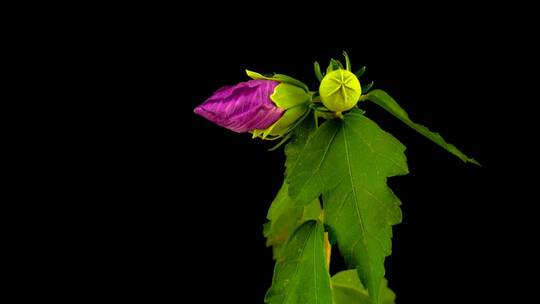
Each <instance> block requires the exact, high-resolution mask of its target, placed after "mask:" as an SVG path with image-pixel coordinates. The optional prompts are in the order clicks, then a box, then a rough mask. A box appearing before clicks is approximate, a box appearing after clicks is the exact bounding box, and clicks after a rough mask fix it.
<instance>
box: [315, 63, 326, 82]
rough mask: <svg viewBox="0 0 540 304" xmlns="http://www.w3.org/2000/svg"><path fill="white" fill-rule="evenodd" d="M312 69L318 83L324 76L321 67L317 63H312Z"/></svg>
mask: <svg viewBox="0 0 540 304" xmlns="http://www.w3.org/2000/svg"><path fill="white" fill-rule="evenodd" d="M313 69H314V70H315V76H316V77H317V80H319V82H320V81H321V80H322V79H323V77H324V76H323V74H322V72H321V66H320V65H319V63H318V62H317V61H315V62H314V63H313Z"/></svg>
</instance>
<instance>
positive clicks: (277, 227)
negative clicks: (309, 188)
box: [263, 119, 321, 259]
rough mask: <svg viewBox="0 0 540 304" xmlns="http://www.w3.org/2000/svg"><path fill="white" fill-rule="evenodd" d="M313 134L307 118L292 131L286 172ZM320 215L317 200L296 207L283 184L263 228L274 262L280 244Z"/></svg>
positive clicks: (312, 123) (277, 255)
mask: <svg viewBox="0 0 540 304" xmlns="http://www.w3.org/2000/svg"><path fill="white" fill-rule="evenodd" d="M314 131H315V123H314V121H312V120H309V119H306V120H304V121H302V122H301V123H300V124H299V125H298V126H297V127H296V128H295V129H294V131H293V132H292V133H293V138H292V139H291V141H290V142H289V143H288V144H287V145H286V146H285V155H286V156H287V160H286V162H285V167H286V171H285V174H288V172H290V170H291V169H292V168H293V167H294V166H295V165H296V161H297V160H298V156H299V155H300V153H302V151H303V149H304V147H305V145H306V142H307V141H308V138H309V137H310V135H311V134H312V133H313V132H314ZM320 213H321V205H320V202H319V199H318V198H315V199H313V200H312V201H311V202H310V203H309V204H307V205H305V206H298V205H296V204H295V203H294V202H293V201H292V200H291V199H290V197H289V193H288V185H287V184H286V183H283V185H282V187H281V189H280V190H279V192H278V194H277V195H276V197H275V198H274V200H273V201H272V204H271V206H270V209H269V210H268V215H267V219H268V220H269V222H268V223H266V224H265V226H264V230H263V233H264V236H265V237H266V238H267V241H266V244H267V246H273V252H274V259H277V258H279V257H280V256H281V250H282V245H283V244H284V243H285V242H286V241H287V239H288V238H289V236H290V234H291V233H292V232H293V231H294V230H295V229H296V228H297V227H298V226H300V225H301V224H302V223H304V222H305V221H306V220H310V219H316V218H318V217H319V215H320Z"/></svg>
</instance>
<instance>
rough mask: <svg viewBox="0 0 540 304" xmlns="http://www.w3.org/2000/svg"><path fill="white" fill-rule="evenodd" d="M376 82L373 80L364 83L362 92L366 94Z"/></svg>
mask: <svg viewBox="0 0 540 304" xmlns="http://www.w3.org/2000/svg"><path fill="white" fill-rule="evenodd" d="M374 84H375V83H374V82H373V81H372V82H370V83H368V84H366V85H362V93H364V94H366V93H367V92H369V90H371V88H372V87H373V85H374Z"/></svg>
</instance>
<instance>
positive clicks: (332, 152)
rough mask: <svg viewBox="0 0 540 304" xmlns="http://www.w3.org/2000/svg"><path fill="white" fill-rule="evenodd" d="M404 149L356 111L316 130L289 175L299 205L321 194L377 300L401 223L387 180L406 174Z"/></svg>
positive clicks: (350, 259)
mask: <svg viewBox="0 0 540 304" xmlns="http://www.w3.org/2000/svg"><path fill="white" fill-rule="evenodd" d="M404 151H405V147H404V146H403V145H402V144H401V143H400V142H399V141H398V140H397V139H395V138H394V137H392V136H391V135H390V134H388V133H386V132H384V131H383V130H381V129H380V128H379V126H377V124H375V123H374V122H372V121H371V120H369V119H368V118H366V117H365V116H363V115H362V114H361V112H360V111H359V110H353V111H351V112H350V113H348V114H346V115H345V117H344V119H343V120H339V119H333V120H329V121H327V122H325V123H324V124H323V125H322V126H321V127H320V128H319V129H318V130H317V131H316V132H315V134H314V135H313V136H312V137H311V138H310V139H309V141H308V143H307V144H306V147H305V148H304V150H303V153H302V154H301V155H300V157H299V161H298V162H297V164H296V166H295V168H294V170H293V171H292V172H291V173H290V175H289V176H288V177H287V182H288V183H289V195H290V196H291V198H292V199H293V201H294V202H295V203H297V204H299V205H301V204H307V203H309V202H310V201H311V200H312V199H313V198H316V197H318V196H319V195H321V194H323V205H324V209H325V223H326V224H328V225H329V226H330V227H331V228H332V229H333V231H334V232H335V234H336V237H337V243H338V247H339V250H340V252H341V254H342V255H343V257H344V258H345V262H346V263H347V265H348V266H349V267H351V268H356V269H357V270H358V275H359V277H360V279H361V280H362V282H364V284H365V285H366V286H367V288H368V290H369V291H370V294H372V295H374V297H373V299H372V300H373V301H374V303H378V302H377V301H378V299H377V297H378V295H379V289H380V284H381V281H382V279H383V277H384V259H385V257H386V256H388V255H389V254H390V252H391V237H392V229H391V226H392V225H394V224H397V223H399V222H400V221H401V211H400V209H399V204H400V202H399V200H398V198H397V197H396V196H395V195H394V194H393V192H392V191H391V190H390V189H389V188H388V186H387V185H386V179H387V177H390V176H395V175H403V174H406V173H408V168H407V164H406V158H405V155H404V153H403V152H404Z"/></svg>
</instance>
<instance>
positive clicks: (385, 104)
mask: <svg viewBox="0 0 540 304" xmlns="http://www.w3.org/2000/svg"><path fill="white" fill-rule="evenodd" d="M365 98H366V99H368V100H370V101H372V102H374V103H375V104H377V105H379V106H380V107H382V108H383V109H385V110H386V111H388V112H389V113H390V114H392V115H394V116H395V117H397V118H398V119H399V120H401V121H402V122H403V123H405V124H406V125H408V126H409V127H411V128H413V129H414V130H416V131H417V132H418V133H420V134H422V135H424V136H425V137H427V138H428V139H429V140H431V141H432V142H434V143H436V144H437V145H439V146H441V147H442V148H443V149H445V150H446V151H448V152H450V153H452V154H454V155H455V156H457V157H459V159H461V160H462V161H464V162H470V163H473V164H476V165H480V163H478V162H477V161H476V160H474V159H472V158H470V157H468V156H467V155H465V154H463V152H461V151H460V150H459V149H458V148H456V146H454V145H452V144H449V143H447V142H446V141H445V140H444V138H442V136H441V135H440V134H439V133H435V132H432V131H430V130H429V129H428V128H426V127H424V126H422V125H420V124H417V123H415V122H413V121H412V120H411V119H410V118H409V115H407V113H406V112H405V110H403V108H401V107H400V106H399V104H398V103H397V102H396V101H395V100H394V99H393V98H392V97H391V96H390V95H388V94H387V93H386V92H384V91H382V90H373V91H371V92H370V93H369V94H367V95H366V97H365Z"/></svg>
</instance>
